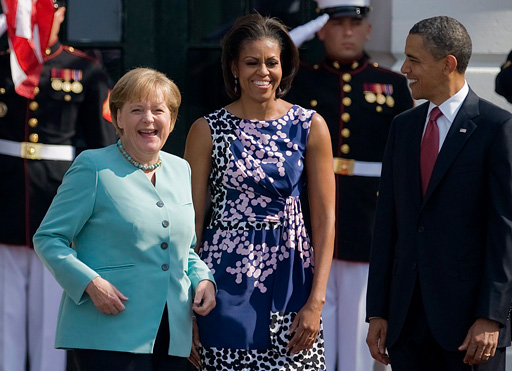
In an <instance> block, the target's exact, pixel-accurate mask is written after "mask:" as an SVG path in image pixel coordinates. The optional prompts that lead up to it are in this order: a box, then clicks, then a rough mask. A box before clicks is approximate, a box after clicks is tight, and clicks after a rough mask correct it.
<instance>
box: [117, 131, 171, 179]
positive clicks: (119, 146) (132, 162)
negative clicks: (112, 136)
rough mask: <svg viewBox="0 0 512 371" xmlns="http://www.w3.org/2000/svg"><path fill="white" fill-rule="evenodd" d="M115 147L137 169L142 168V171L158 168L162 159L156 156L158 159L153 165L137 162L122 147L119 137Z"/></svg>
mask: <svg viewBox="0 0 512 371" xmlns="http://www.w3.org/2000/svg"><path fill="white" fill-rule="evenodd" d="M117 148H118V149H119V152H121V154H122V155H123V157H124V158H125V159H126V161H128V162H129V163H130V164H132V165H133V166H135V167H136V168H137V169H140V170H143V171H149V170H155V169H157V168H159V167H160V166H161V165H162V160H160V156H158V161H157V162H156V163H154V164H153V165H148V166H145V165H142V164H140V163H139V162H137V161H135V160H134V159H133V158H132V156H130V155H129V154H128V152H126V150H125V149H124V147H123V144H122V143H121V139H119V140H118V141H117Z"/></svg>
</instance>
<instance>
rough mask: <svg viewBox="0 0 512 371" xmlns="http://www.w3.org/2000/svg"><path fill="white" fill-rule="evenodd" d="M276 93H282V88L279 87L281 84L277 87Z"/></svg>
mask: <svg viewBox="0 0 512 371" xmlns="http://www.w3.org/2000/svg"><path fill="white" fill-rule="evenodd" d="M277 94H279V95H281V94H283V89H281V86H278V87H277Z"/></svg>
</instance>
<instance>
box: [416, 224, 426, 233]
mask: <svg viewBox="0 0 512 371" xmlns="http://www.w3.org/2000/svg"><path fill="white" fill-rule="evenodd" d="M424 231H425V227H423V226H422V225H420V227H419V228H418V232H420V233H422V232H424Z"/></svg>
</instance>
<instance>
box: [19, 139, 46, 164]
mask: <svg viewBox="0 0 512 371" xmlns="http://www.w3.org/2000/svg"><path fill="white" fill-rule="evenodd" d="M42 152H43V144H42V143H29V142H21V154H20V157H21V158H26V159H29V160H41V154H42Z"/></svg>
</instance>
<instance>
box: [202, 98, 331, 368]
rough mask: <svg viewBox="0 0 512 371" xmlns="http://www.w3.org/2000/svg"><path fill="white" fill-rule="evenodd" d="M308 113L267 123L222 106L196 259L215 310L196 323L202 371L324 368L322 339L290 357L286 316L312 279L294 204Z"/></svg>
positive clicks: (212, 119) (214, 118) (216, 116)
mask: <svg viewBox="0 0 512 371" xmlns="http://www.w3.org/2000/svg"><path fill="white" fill-rule="evenodd" d="M313 114H314V111H311V110H306V109H304V108H302V107H299V106H293V107H292V108H291V109H290V110H289V111H288V112H287V113H286V115H284V116H283V117H281V118H279V119H275V120H270V121H251V120H245V119H240V118H238V117H236V116H234V115H232V114H231V113H229V112H228V111H227V110H226V109H224V108H222V109H220V110H218V111H216V112H214V113H212V114H210V115H208V116H206V117H205V118H206V120H207V121H208V123H209V126H210V130H211V133H212V139H213V154H212V171H211V174H210V179H209V185H210V190H211V200H212V205H211V209H212V213H211V216H210V220H209V223H208V225H207V227H206V229H205V230H204V232H203V242H202V245H201V248H200V253H199V255H200V256H201V258H202V259H203V261H204V262H205V263H206V264H207V265H208V267H209V268H210V269H211V270H212V272H213V274H214V277H215V281H216V282H217V288H218V293H217V306H216V308H215V309H214V310H213V311H212V312H211V313H210V314H208V315H207V316H206V317H200V316H199V317H198V325H199V332H200V338H201V343H202V345H203V347H204V348H203V350H202V357H203V366H204V368H205V369H206V370H212V371H213V370H215V371H218V370H250V371H257V370H304V371H309V370H311V371H313V370H314V371H318V370H324V369H325V366H324V355H323V339H322V335H321V333H320V335H319V336H318V338H317V339H316V342H315V345H314V347H313V348H312V349H311V350H308V351H302V352H300V353H299V354H296V355H290V354H289V353H288V352H287V351H286V345H287V344H288V342H289V340H290V339H291V337H292V335H289V334H288V330H289V327H290V325H291V323H292V321H293V318H294V316H295V315H296V314H297V312H298V311H299V310H300V309H301V308H302V306H303V305H304V304H305V303H306V301H307V299H308V296H309V294H310V290H311V283H312V279H313V250H312V248H311V245H310V240H309V237H308V233H307V231H306V229H305V227H304V221H303V217H302V211H301V204H300V200H299V196H300V193H301V190H302V188H303V186H304V182H305V173H304V155H305V150H306V142H307V139H308V134H309V129H310V126H311V118H312V116H313Z"/></svg>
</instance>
